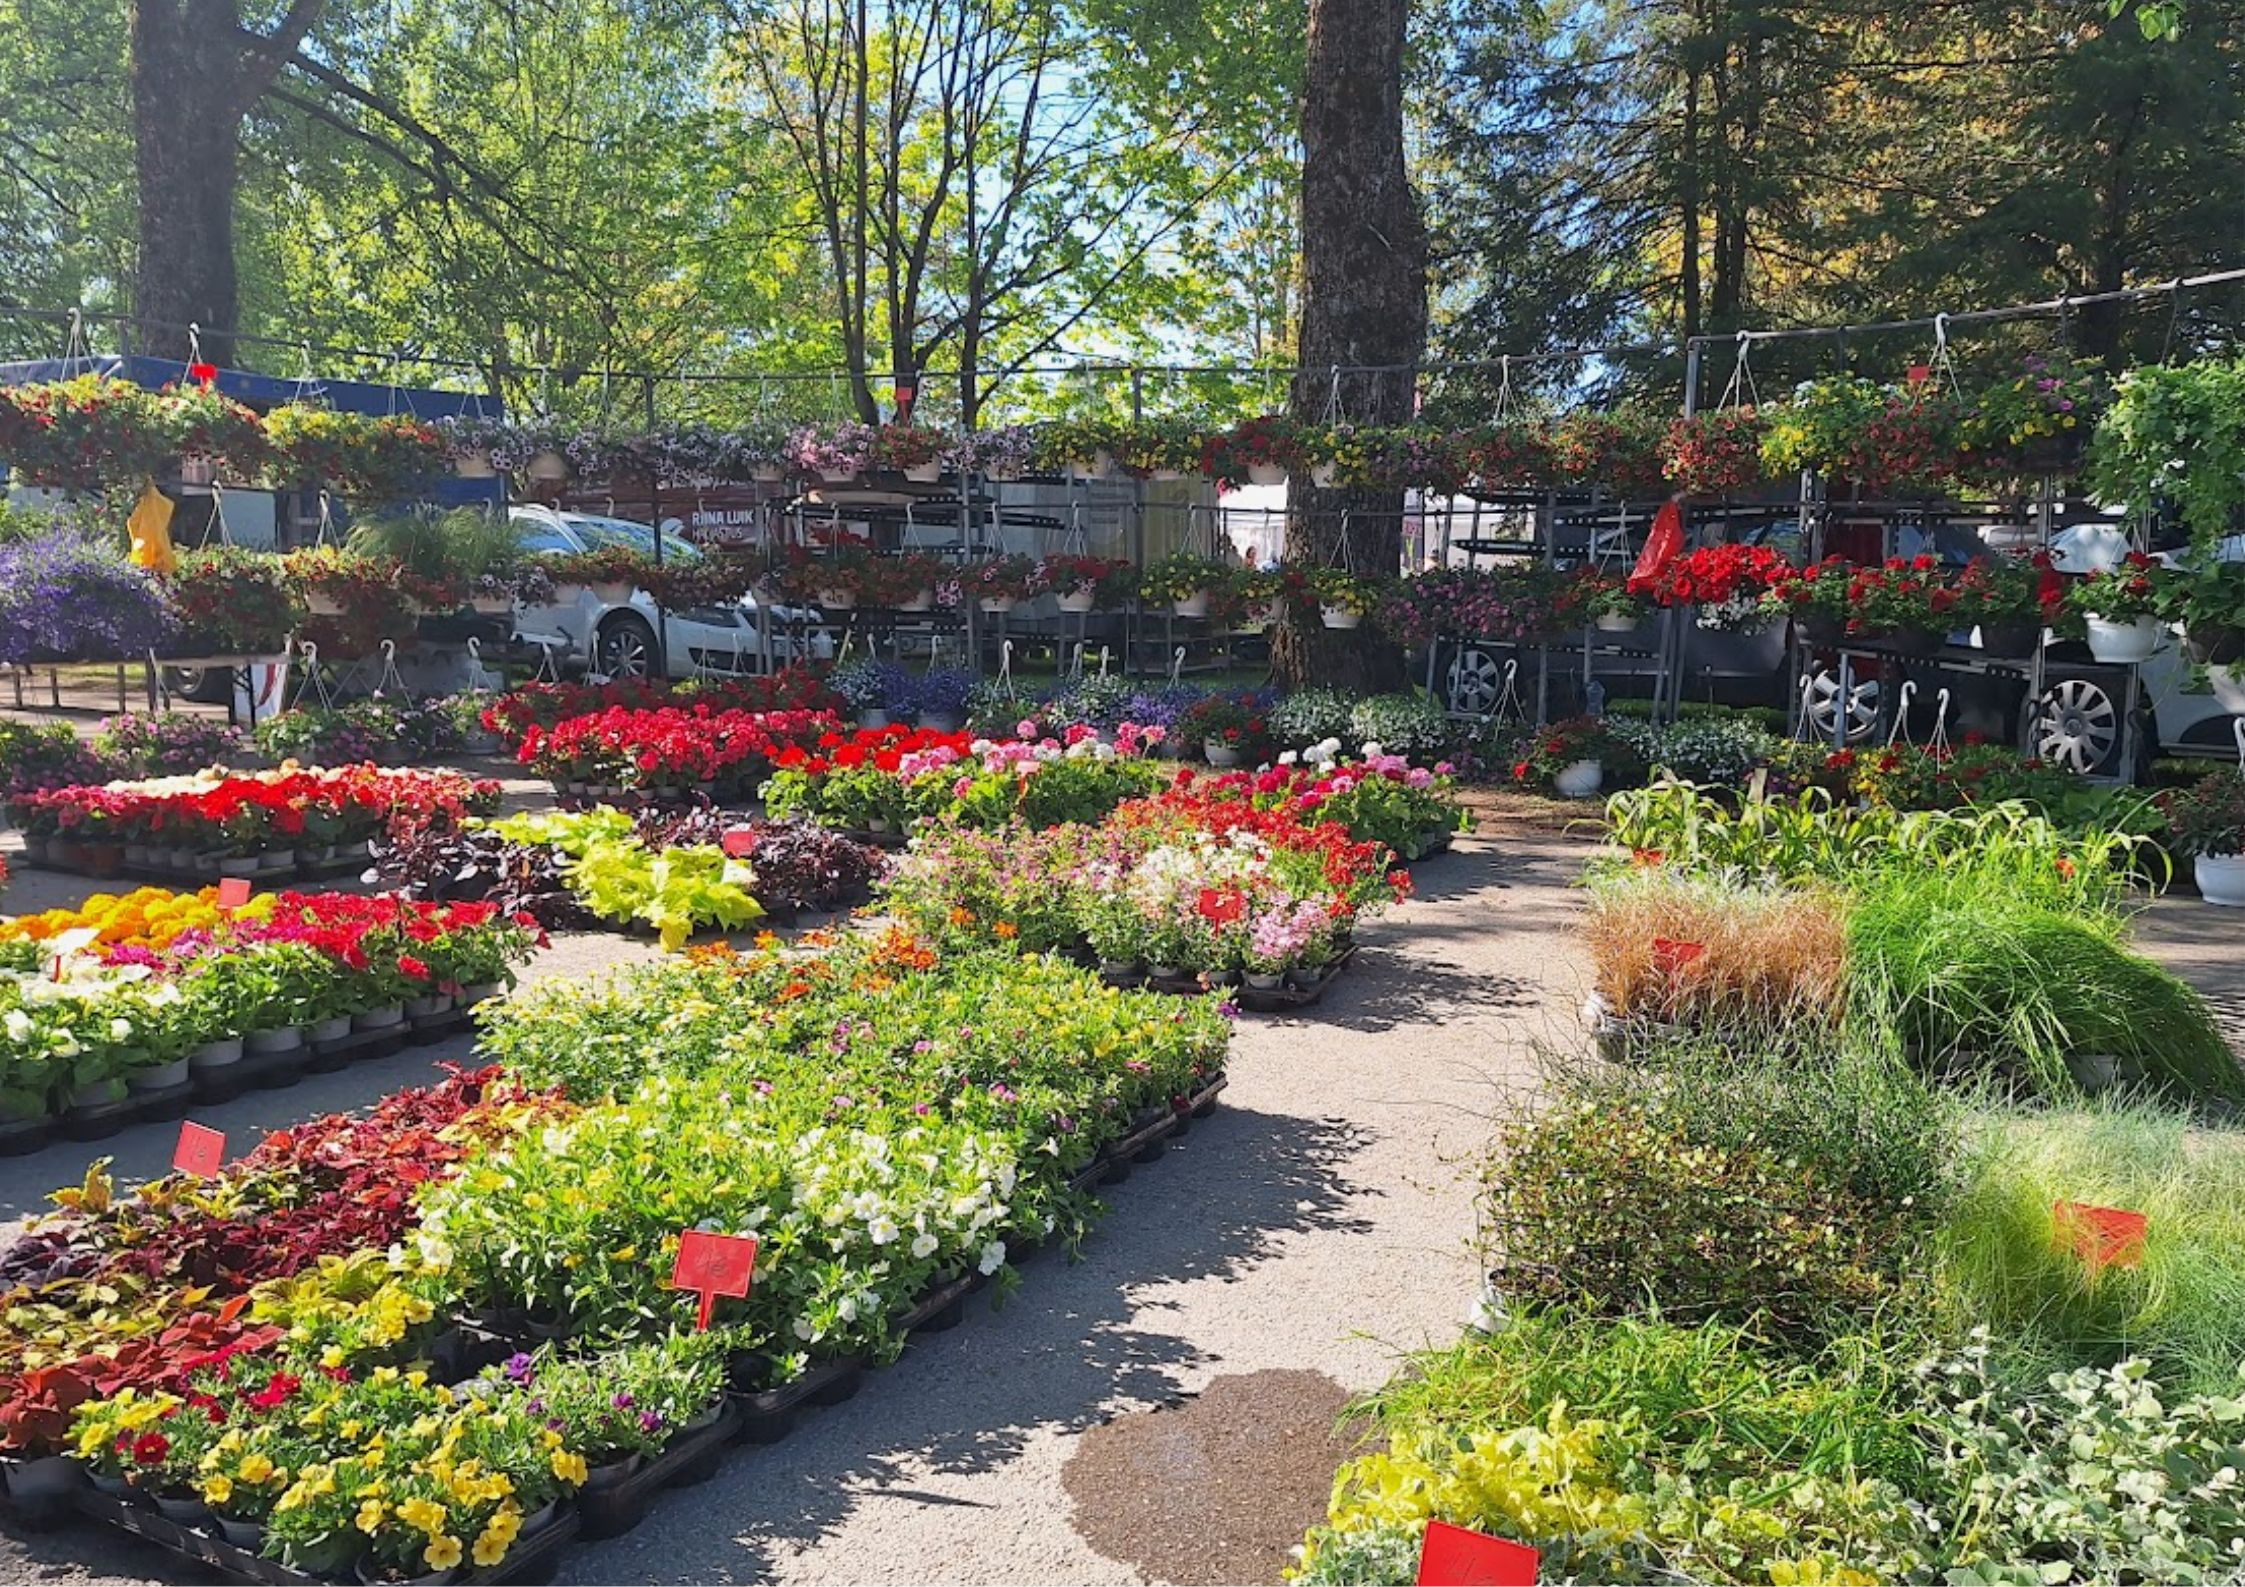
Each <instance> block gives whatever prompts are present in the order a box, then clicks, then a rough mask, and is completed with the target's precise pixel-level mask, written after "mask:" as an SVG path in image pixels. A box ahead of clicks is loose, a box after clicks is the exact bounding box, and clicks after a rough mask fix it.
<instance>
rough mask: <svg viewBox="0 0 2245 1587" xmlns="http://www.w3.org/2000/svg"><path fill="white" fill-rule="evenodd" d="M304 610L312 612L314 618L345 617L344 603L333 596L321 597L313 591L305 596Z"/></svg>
mask: <svg viewBox="0 0 2245 1587" xmlns="http://www.w3.org/2000/svg"><path fill="white" fill-rule="evenodd" d="M304 610H306V611H307V612H310V613H311V614H312V615H313V616H314V617H341V616H342V615H343V603H342V602H341V601H339V600H337V599H336V598H335V597H334V596H332V595H321V594H319V593H318V592H316V591H311V592H307V593H306V594H305V596H304Z"/></svg>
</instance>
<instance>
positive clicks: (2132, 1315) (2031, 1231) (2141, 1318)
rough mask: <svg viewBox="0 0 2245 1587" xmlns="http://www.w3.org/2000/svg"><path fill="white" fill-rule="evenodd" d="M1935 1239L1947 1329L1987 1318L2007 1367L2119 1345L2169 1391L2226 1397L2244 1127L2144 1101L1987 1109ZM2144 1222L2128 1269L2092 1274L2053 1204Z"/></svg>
mask: <svg viewBox="0 0 2245 1587" xmlns="http://www.w3.org/2000/svg"><path fill="white" fill-rule="evenodd" d="M1976 1133H1977V1134H1978V1135H1979V1136H1980V1137H1981V1138H1982V1141H1983V1149H1982V1151H1981V1153H1980V1155H1979V1158H1978V1166H1977V1170H1976V1172H1975V1174H1974V1175H1973V1178H1972V1180H1971V1182H1970V1183H1969V1184H1968V1185H1967V1186H1966V1187H1965V1188H1964V1190H1963V1191H1962V1192H1961V1193H1960V1195H1959V1197H1958V1199H1957V1201H1956V1202H1955V1204H1954V1206H1953V1207H1952V1208H1951V1210H1950V1212H1949V1214H1948V1216H1947V1217H1946V1218H1945V1219H1944V1221H1943V1224H1942V1227H1941V1229H1940V1231H1939V1233H1938V1235H1937V1237H1936V1241H1935V1248H1936V1250H1937V1252H1938V1254H1939V1275H1938V1280H1937V1289H1938V1294H1939V1296H1940V1306H1941V1315H1942V1317H1943V1318H1944V1330H1945V1331H1946V1332H1947V1333H1949V1334H1950V1335H1951V1336H1954V1337H1961V1336H1962V1335H1963V1334H1964V1333H1965V1332H1967V1331H1969V1330H1970V1329H1971V1328H1972V1327H1973V1326H1975V1325H1978V1324H1985V1325H1986V1326H1987V1328H1988V1330H1989V1333H1990V1337H1991V1338H1992V1340H1993V1341H1994V1344H1995V1347H1996V1350H1997V1354H1998V1358H1999V1360H2000V1362H2001V1363H2002V1367H2003V1371H2004V1374H2005V1375H2006V1376H2007V1377H2009V1378H2011V1379H2012V1380H2013V1381H2014V1382H2023V1383H2039V1382H2040V1381H2042V1380H2043V1379H2044V1378H2045V1377H2047V1376H2048V1375H2049V1374H2051V1373H2054V1372H2059V1371H2065V1370H2069V1369H2071V1368H2075V1367H2080V1366H2106V1365H2110V1364H2111V1363H2113V1362H2115V1361H2117V1360H2119V1359H2120V1358H2121V1357H2123V1356H2124V1355H2129V1354H2137V1355H2142V1356H2144V1357H2146V1358H2148V1359H2149V1361H2150V1363H2151V1367H2152V1372H2153V1374H2154V1376H2155V1377H2156V1378H2157V1379H2158V1380H2159V1382H2160V1383H2161V1385H2162V1386H2163V1387H2165V1388H2166V1389H2168V1390H2170V1391H2172V1392H2183V1391H2195V1392H2204V1393H2209V1394H2234V1393H2236V1391H2237V1382H2238V1371H2239V1367H2240V1364H2241V1363H2245V1133H2240V1132H2238V1131H2234V1130H2213V1129H2204V1128H2200V1127H2196V1126H2194V1125H2193V1124H2192V1123H2191V1122H2190V1121H2189V1120H2188V1119H2187V1118H2185V1117H2183V1116H2181V1115H2178V1114H2177V1113H2175V1112H2174V1111H2172V1110H2171V1109H2167V1108H2163V1107H2160V1106H2158V1105H2157V1104H2156V1103H2153V1102H2151V1101H2148V1100H2144V1099H2140V1098H2139V1099H2132V1100H2114V1101H2099V1102H2097V1103H2094V1104H2091V1105H2089V1106H2086V1107H2082V1108H2070V1109H2066V1110H2062V1111H2051V1112H2045V1113H2022V1112H2013V1111H2003V1112H1997V1113H1992V1114H1990V1115H1987V1116H1986V1117H1985V1119H1984V1120H1983V1124H1982V1127H1981V1128H1980V1129H1979V1130H1978V1131H1977V1132H1976ZM2061 1201H2064V1202H2073V1203H2078V1204H2086V1205H2090V1206H2099V1207H2115V1208H2121V1209H2124V1210H2127V1211H2131V1212H2140V1213H2143V1214H2144V1215H2145V1216H2146V1218H2147V1219H2148V1226H2147V1232H2146V1236H2145V1241H2144V1248H2143V1256H2142V1261H2141V1264H2140V1265H2139V1266H2133V1267H2129V1266H2118V1265H2112V1264H2107V1265H2105V1266H2103V1267H2101V1268H2093V1267H2092V1266H2091V1265H2090V1264H2087V1263H2085V1262H2084V1261H2083V1260H2082V1259H2081V1257H2080V1256H2079V1255H2078V1254H2077V1253H2076V1251H2075V1250H2074V1248H2073V1246H2072V1244H2071V1242H2070V1241H2069V1240H2068V1239H2066V1238H2064V1237H2063V1235H2062V1232H2061V1230H2060V1228H2059V1226H2058V1221H2057V1218H2056V1216H2055V1215H2054V1213H2053V1210H2052V1209H2053V1206H2054V1205H2055V1204H2056V1203H2058V1202H2061Z"/></svg>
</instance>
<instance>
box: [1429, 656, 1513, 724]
mask: <svg viewBox="0 0 2245 1587" xmlns="http://www.w3.org/2000/svg"><path fill="white" fill-rule="evenodd" d="M1442 697H1443V699H1444V700H1445V701H1446V702H1447V703H1448V705H1449V707H1450V709H1451V710H1452V711H1454V712H1456V713H1457V714H1458V715H1460V716H1487V715H1488V714H1489V713H1490V712H1492V711H1494V710H1495V709H1496V708H1497V702H1498V701H1500V700H1502V699H1503V698H1504V667H1503V666H1502V665H1501V664H1500V663H1499V662H1498V660H1497V658H1496V657H1495V656H1493V655H1491V654H1490V653H1489V652H1488V651H1486V650H1481V649H1477V648H1475V647H1473V646H1471V645H1468V646H1465V647H1464V648H1462V649H1460V650H1459V652H1458V653H1457V654H1456V655H1455V656H1453V657H1452V658H1451V659H1450V671H1449V673H1448V675H1447V676H1446V677H1445V678H1444V679H1443V689H1442Z"/></svg>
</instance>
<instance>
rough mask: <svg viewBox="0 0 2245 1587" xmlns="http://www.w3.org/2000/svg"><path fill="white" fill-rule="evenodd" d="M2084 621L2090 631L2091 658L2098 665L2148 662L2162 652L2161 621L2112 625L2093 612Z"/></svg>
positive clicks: (2146, 619) (2139, 620)
mask: <svg viewBox="0 0 2245 1587" xmlns="http://www.w3.org/2000/svg"><path fill="white" fill-rule="evenodd" d="M2084 621H2085V622H2086V623H2087V625H2088V628H2089V654H2090V655H2092V656H2094V657H2096V658H2097V659H2098V660H2099V661H2109V662H2116V663H2117V662H2133V661H2149V660H2150V659H2151V653H2152V652H2153V651H2155V650H2157V649H2158V648H2159V620H2158V619H2157V618H2155V617H2138V618H2135V619H2133V620H2131V621H2129V622H2125V623H2110V622H2107V621H2105V619H2104V618H2102V617H2099V616H2098V615H2097V614H2096V613H2094V612H2091V613H2089V614H2088V615H2087V617H2086V618H2085V619H2084Z"/></svg>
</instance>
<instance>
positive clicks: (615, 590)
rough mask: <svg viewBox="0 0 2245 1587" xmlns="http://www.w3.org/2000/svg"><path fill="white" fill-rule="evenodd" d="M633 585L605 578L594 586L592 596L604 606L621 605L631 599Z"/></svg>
mask: <svg viewBox="0 0 2245 1587" xmlns="http://www.w3.org/2000/svg"><path fill="white" fill-rule="evenodd" d="M632 589H633V586H632V585H630V584H627V583H625V582H623V581H622V580H621V579H617V580H603V581H602V582H601V583H598V584H595V585H593V586H592V598H593V599H594V600H596V601H598V602H599V603H600V604H601V605H603V606H621V605H623V604H624V603H625V602H626V601H629V600H630V599H631V592H632Z"/></svg>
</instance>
